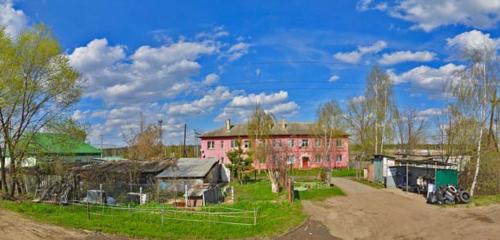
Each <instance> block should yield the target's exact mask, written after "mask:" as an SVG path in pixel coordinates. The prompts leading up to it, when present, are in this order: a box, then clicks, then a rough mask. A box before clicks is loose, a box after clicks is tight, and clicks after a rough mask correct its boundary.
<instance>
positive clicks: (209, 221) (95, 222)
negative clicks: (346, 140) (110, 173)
mask: <svg viewBox="0 0 500 240" xmlns="http://www.w3.org/2000/svg"><path fill="white" fill-rule="evenodd" d="M297 173H298V174H299V175H301V176H311V175H314V174H316V173H318V170H314V169H313V170H307V171H305V170H304V171H300V172H297ZM335 174H339V175H346V174H347V171H346V170H340V169H339V170H336V173H335ZM310 183H314V184H313V185H314V187H313V188H312V189H309V190H307V191H302V192H300V194H299V196H298V199H297V200H296V201H295V202H293V203H289V202H288V201H287V193H286V191H282V192H281V193H279V194H276V193H272V192H271V185H270V182H269V180H268V179H267V177H266V176H264V177H261V178H259V179H258V180H257V181H250V182H248V183H245V184H243V185H240V184H238V183H233V184H232V185H233V186H234V188H235V197H236V202H235V203H234V204H221V205H211V206H209V207H208V208H202V209H199V210H197V211H194V212H188V213H185V212H184V213H177V212H176V213H168V211H169V210H173V208H171V207H169V206H168V205H165V204H164V205H160V204H148V205H146V206H140V207H137V208H132V210H130V211H129V210H118V209H113V208H104V209H103V208H102V207H100V206H92V207H90V210H89V212H90V219H89V215H88V212H87V207H86V206H58V205H51V204H39V203H33V202H30V201H23V202H12V201H0V207H2V208H6V209H10V210H12V211H15V212H19V213H22V214H24V215H26V216H28V217H30V218H33V219H35V220H38V221H43V222H49V223H53V224H57V225H62V226H66V227H72V228H81V229H87V230H94V231H101V232H105V233H111V234H118V235H125V236H131V237H137V238H149V239H236V238H256V237H257V238H262V237H264V238H265V237H270V236H275V235H278V234H280V233H284V232H286V231H287V230H288V229H290V228H292V227H294V226H297V225H298V224H300V223H301V222H303V221H304V219H305V217H306V216H305V214H304V213H303V212H302V205H301V203H300V200H324V199H326V198H329V197H334V196H341V195H344V194H343V192H342V190H341V189H339V188H338V187H329V186H326V185H324V184H323V185H324V186H323V185H321V184H322V183H320V182H318V181H316V180H313V181H310ZM320 185H321V186H320ZM158 208H164V210H163V211H162V212H161V214H160V212H159V210H158V211H157V210H155V209H158ZM228 208H232V209H238V210H240V211H241V210H244V211H253V210H256V211H257V215H256V216H257V223H256V225H253V212H247V213H245V214H237V215H231V213H228V214H227V215H225V214H220V215H218V216H214V215H213V212H227V211H229V212H234V211H236V210H231V209H228ZM151 209H153V211H156V212H152V211H150V210H151ZM134 210H135V211H134ZM141 211H142V212H141ZM206 211H211V213H212V214H211V215H210V217H208V215H207V214H200V213H203V212H206ZM162 215H163V218H164V221H163V224H162V223H161V219H162V217H161V216H162ZM179 219H183V220H186V219H189V220H193V221H183V220H179ZM217 222H218V223H217ZM220 222H233V223H234V222H237V223H245V224H249V225H245V226H242V225H234V224H223V223H220Z"/></svg>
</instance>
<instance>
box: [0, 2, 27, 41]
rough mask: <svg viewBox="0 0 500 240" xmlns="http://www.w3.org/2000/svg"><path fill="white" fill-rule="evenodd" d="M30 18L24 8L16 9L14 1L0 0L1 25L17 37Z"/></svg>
mask: <svg viewBox="0 0 500 240" xmlns="http://www.w3.org/2000/svg"><path fill="white" fill-rule="evenodd" d="M27 22H28V19H27V17H26V15H25V14H24V12H23V11H22V10H16V9H15V8H14V6H13V4H12V1H10V0H7V1H0V26H3V27H5V31H6V32H7V33H8V34H10V35H11V36H13V37H16V36H17V35H18V34H19V33H20V32H21V31H22V30H23V29H24V28H25V27H26V24H27Z"/></svg>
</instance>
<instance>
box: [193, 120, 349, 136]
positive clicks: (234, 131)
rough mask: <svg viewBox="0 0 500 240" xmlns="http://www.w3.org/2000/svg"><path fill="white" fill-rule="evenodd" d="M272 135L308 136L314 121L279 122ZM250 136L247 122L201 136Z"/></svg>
mask: <svg viewBox="0 0 500 240" xmlns="http://www.w3.org/2000/svg"><path fill="white" fill-rule="evenodd" d="M271 135H272V136H290V135H291V136H294V135H297V136H307V135H315V134H314V123H306V122H288V123H287V122H279V123H278V124H276V125H275V126H274V127H273V128H272V130H271ZM338 135H339V136H348V134H347V133H345V132H340V133H339V134H338ZM244 136H248V125H247V124H235V125H231V127H230V129H229V130H227V129H226V128H225V127H222V128H219V129H216V130H214V131H210V132H207V133H204V134H202V135H201V138H210V137H244Z"/></svg>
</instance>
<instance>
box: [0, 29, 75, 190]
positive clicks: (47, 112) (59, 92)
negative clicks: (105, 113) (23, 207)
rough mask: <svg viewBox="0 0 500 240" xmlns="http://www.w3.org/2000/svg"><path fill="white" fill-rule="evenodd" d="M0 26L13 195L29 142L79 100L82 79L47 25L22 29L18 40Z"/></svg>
mask: <svg viewBox="0 0 500 240" xmlns="http://www.w3.org/2000/svg"><path fill="white" fill-rule="evenodd" d="M0 32H1V33H0V42H2V43H0V48H1V49H0V52H1V53H2V54H1V55H2V58H4V59H5V63H3V64H6V65H7V67H3V66H0V71H1V72H0V76H1V77H0V85H1V86H2V94H1V96H0V97H1V100H0V102H2V103H3V104H1V105H0V128H1V131H2V137H3V141H4V147H5V148H6V150H4V151H2V152H3V153H4V154H5V152H6V151H8V152H9V154H10V158H11V163H10V170H11V176H12V181H11V186H10V189H9V190H10V191H9V193H10V195H11V196H13V195H14V189H15V187H16V184H18V180H19V178H18V171H17V168H18V166H19V165H20V163H21V161H23V159H24V158H25V154H26V148H27V145H29V144H30V142H31V139H32V138H33V136H34V135H35V134H36V133H38V132H39V131H40V129H42V128H43V127H44V126H46V125H47V124H48V123H49V122H51V121H52V120H54V119H58V118H60V117H61V116H63V115H64V114H65V113H67V112H68V111H69V110H70V109H71V107H72V106H73V105H74V104H75V103H76V102H78V101H79V99H80V96H81V84H80V83H81V82H80V78H79V73H78V72H77V71H76V70H74V69H73V68H72V67H71V65H70V63H69V59H68V57H67V56H66V55H65V54H64V53H63V50H62V48H61V47H60V45H59V43H58V41H57V40H56V39H55V38H54V37H53V36H52V34H51V32H50V31H49V30H48V29H47V28H46V27H45V26H43V25H38V26H35V27H33V28H32V29H29V30H27V31H25V32H23V33H22V34H21V35H19V36H18V37H17V39H16V41H12V39H8V37H6V34H5V32H4V30H1V31H0ZM3 52H7V53H8V54H3ZM0 62H1V61H0Z"/></svg>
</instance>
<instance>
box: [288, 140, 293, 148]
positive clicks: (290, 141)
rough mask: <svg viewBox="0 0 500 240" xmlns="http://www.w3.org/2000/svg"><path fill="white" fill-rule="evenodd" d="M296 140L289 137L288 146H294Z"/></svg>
mask: <svg viewBox="0 0 500 240" xmlns="http://www.w3.org/2000/svg"><path fill="white" fill-rule="evenodd" d="M294 143H295V141H294V140H293V139H288V147H293V145H294Z"/></svg>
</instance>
